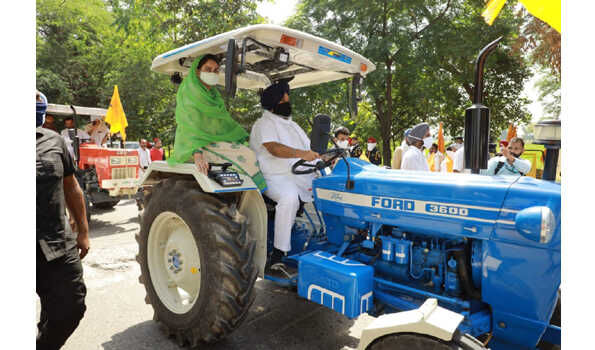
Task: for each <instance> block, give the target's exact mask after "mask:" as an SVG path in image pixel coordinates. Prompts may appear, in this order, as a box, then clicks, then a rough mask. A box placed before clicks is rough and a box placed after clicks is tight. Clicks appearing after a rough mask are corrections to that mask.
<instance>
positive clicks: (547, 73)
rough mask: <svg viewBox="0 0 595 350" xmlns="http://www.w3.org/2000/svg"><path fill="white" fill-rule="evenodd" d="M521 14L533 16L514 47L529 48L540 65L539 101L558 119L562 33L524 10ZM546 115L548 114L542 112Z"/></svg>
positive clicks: (529, 58)
mask: <svg viewBox="0 0 595 350" xmlns="http://www.w3.org/2000/svg"><path fill="white" fill-rule="evenodd" d="M519 16H526V17H527V18H529V20H528V22H527V24H526V25H525V26H524V28H523V30H522V31H521V33H520V35H519V37H518V39H517V40H516V42H515V43H514V45H513V49H514V50H516V51H518V52H529V54H528V61H529V63H530V64H532V65H535V66H537V67H538V70H539V71H540V73H541V75H542V78H541V79H540V80H539V81H538V82H537V84H536V87H537V88H538V89H539V91H540V93H539V97H538V101H540V102H541V104H542V105H543V107H544V112H545V114H546V116H547V117H549V118H554V119H558V118H559V117H560V112H561V104H562V101H561V78H562V69H561V68H562V66H561V59H562V36H561V35H560V33H558V32H557V31H556V30H555V29H553V28H552V27H550V26H549V25H548V24H547V23H545V22H543V21H541V20H540V19H538V18H536V17H533V16H531V15H530V14H528V13H527V11H526V10H524V9H523V10H521V11H520V12H519ZM540 117H544V116H540Z"/></svg>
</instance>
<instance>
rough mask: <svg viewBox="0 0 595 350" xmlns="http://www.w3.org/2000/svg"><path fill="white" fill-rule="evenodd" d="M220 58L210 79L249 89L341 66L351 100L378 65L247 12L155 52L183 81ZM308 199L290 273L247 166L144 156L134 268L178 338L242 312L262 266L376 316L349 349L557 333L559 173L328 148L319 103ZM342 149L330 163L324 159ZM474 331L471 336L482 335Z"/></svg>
mask: <svg viewBox="0 0 595 350" xmlns="http://www.w3.org/2000/svg"><path fill="white" fill-rule="evenodd" d="M496 43H497V41H496V42H494V43H492V44H490V45H488V46H487V47H486V48H485V49H484V50H483V51H482V52H481V53H480V55H479V57H478V62H477V70H478V73H477V76H476V82H475V85H476V90H477V94H476V100H475V102H476V103H475V104H474V105H473V106H472V107H470V108H469V109H468V110H467V114H466V116H465V125H466V130H465V131H466V133H465V134H466V137H465V142H466V144H465V145H466V147H465V149H466V152H467V153H466V165H467V167H468V168H470V169H472V170H473V172H477V171H478V170H479V169H481V168H485V167H486V163H487V154H488V152H487V150H488V130H489V110H488V109H487V107H485V106H482V105H481V85H482V81H481V77H482V74H481V72H482V71H483V64H484V62H485V59H486V57H487V55H488V53H489V52H490V51H491V50H492V49H493V48H494V47H495V46H496ZM204 53H211V54H216V55H219V56H220V57H221V58H222V66H225V70H224V72H222V73H221V80H220V83H221V84H222V85H224V86H225V89H226V91H227V93H228V94H229V95H231V96H233V94H234V92H235V89H236V88H237V87H239V88H248V89H259V88H264V87H266V86H268V85H269V84H271V83H273V82H274V81H276V80H279V79H283V78H287V77H293V78H294V79H293V80H292V81H291V83H290V84H291V87H292V88H293V89H295V88H299V87H303V86H308V85H313V84H319V83H322V82H327V81H332V80H337V79H343V78H352V82H353V85H352V92H353V93H351V94H350V95H351V97H352V100H351V102H350V105H351V107H352V108H351V109H352V111H355V109H356V107H357V103H356V97H357V90H358V84H359V83H360V81H361V78H362V77H364V76H365V75H367V74H368V73H370V72H372V71H373V70H374V69H375V66H374V64H373V63H372V62H370V61H369V60H367V59H365V58H364V57H362V56H360V55H358V54H357V53H355V52H352V51H350V50H349V49H347V48H345V47H342V46H340V45H337V44H334V43H331V42H329V41H326V40H324V39H321V38H317V37H314V36H312V35H309V34H306V33H303V32H299V31H296V30H292V29H288V28H283V27H278V26H271V25H256V26H251V27H246V28H241V29H238V30H235V31H231V32H228V33H223V34H220V35H218V36H215V37H212V38H208V39H205V40H202V41H199V42H196V43H193V44H190V45H187V46H184V47H182V48H180V49H177V50H173V51H170V52H168V53H165V54H163V55H161V56H158V57H157V58H155V60H154V61H153V70H155V71H158V72H162V73H166V74H169V75H171V76H172V78H173V79H172V80H174V81H179V80H180V78H181V77H183V76H184V75H186V74H188V67H189V65H190V62H192V60H193V58H195V57H197V56H198V55H201V54H204ZM313 125H314V126H313V130H312V134H311V138H312V140H311V141H312V148H313V149H314V150H315V151H317V152H319V153H326V154H327V155H328V158H327V160H326V161H320V162H319V163H318V164H316V165H315V166H310V167H307V166H308V164H303V162H298V163H296V164H295V165H294V167H293V168H292V169H293V172H294V173H296V174H300V173H311V172H316V173H317V174H318V177H317V178H316V179H315V180H314V182H313V196H314V205H313V206H311V207H310V208H306V210H305V211H304V212H303V217H300V218H298V220H296V224H295V225H294V228H293V232H292V244H291V246H292V249H293V250H292V251H291V252H290V253H289V254H288V256H287V257H286V258H285V263H286V264H287V265H290V266H293V267H294V268H295V269H296V271H297V272H296V273H295V274H294V275H290V276H288V278H278V277H274V276H271V275H268V274H266V273H265V264H266V259H267V251H268V250H270V249H271V248H272V237H273V236H274V232H272V230H273V226H274V225H271V222H272V217H273V216H274V206H270V205H269V206H267V204H266V202H265V200H264V199H263V195H261V193H260V192H259V191H258V190H257V188H256V186H255V185H254V183H253V182H252V181H251V179H250V178H249V177H246V176H244V175H242V174H238V173H237V172H235V171H233V164H232V166H231V168H229V169H227V170H222V172H224V173H225V174H226V176H229V177H232V178H235V179H238V178H239V179H240V180H241V181H235V183H236V184H235V185H231V186H230V185H229V183H226V182H222V181H220V180H219V179H218V178H212V177H210V176H207V175H203V174H202V173H199V172H198V171H197V169H196V167H195V166H194V164H191V163H188V164H182V165H178V166H174V167H171V166H168V165H167V163H165V162H153V163H152V164H151V166H150V168H149V169H148V171H147V172H146V174H145V176H144V177H143V179H142V182H143V184H144V185H145V186H149V191H148V194H147V195H146V196H145V209H144V212H143V214H142V221H141V230H140V234H139V236H138V242H139V255H138V261H139V263H140V265H141V272H142V274H141V282H142V283H143V284H144V286H145V288H146V291H147V299H146V300H147V302H148V303H150V304H151V305H152V306H153V308H154V310H155V319H156V320H157V321H158V322H160V323H161V324H162V326H163V327H162V328H163V329H165V330H166V331H167V332H168V333H169V334H170V335H173V336H175V337H176V338H177V340H178V341H179V342H180V343H181V344H190V345H191V346H197V345H199V344H200V343H201V342H213V341H217V340H219V339H221V338H223V337H225V336H226V335H227V334H229V333H230V332H231V331H233V330H234V329H236V328H237V327H239V326H240V324H241V322H242V320H243V319H244V318H245V316H246V314H247V311H248V309H249V308H250V305H251V304H252V302H253V301H254V297H255V295H254V293H255V291H254V283H255V281H256V279H257V277H258V276H260V277H261V278H265V279H269V280H273V281H275V282H276V283H279V284H281V285H285V286H295V287H297V293H298V294H299V295H300V296H301V297H303V298H305V299H307V300H310V301H312V302H315V303H319V304H322V305H324V306H326V307H328V308H331V309H332V310H335V311H336V312H338V313H341V314H343V315H345V316H347V317H349V318H356V317H358V316H359V315H361V314H363V313H368V314H370V315H373V316H375V317H377V318H376V319H375V320H374V321H373V322H372V323H371V324H370V325H369V326H368V327H367V328H366V329H364V330H363V332H362V336H361V339H360V345H359V347H360V349H369V350H378V349H485V348H486V347H489V348H491V349H495V350H507V349H511V350H512V349H536V348H540V349H550V348H553V347H556V346H558V345H559V344H560V332H561V330H560V323H559V317H560V316H559V312H560V308H559V301H560V294H559V288H560V240H561V231H560V212H561V208H560V185H559V184H556V183H554V182H550V181H543V180H536V179H534V178H529V177H514V176H481V175H477V174H437V173H422V172H409V171H402V170H391V169H383V168H380V167H377V166H375V165H372V164H370V163H367V162H364V161H362V160H359V159H355V158H347V157H346V154H344V152H343V151H342V150H340V149H339V150H337V149H331V150H328V151H327V150H326V147H327V144H328V131H329V130H330V118H329V117H328V116H324V115H319V116H317V117H316V118H314V122H313ZM336 159H339V161H338V162H337V163H336V165H335V167H334V168H333V169H332V170H330V167H329V166H330V165H331V164H332V163H333V162H334V160H336ZM478 339H481V341H479V340H478Z"/></svg>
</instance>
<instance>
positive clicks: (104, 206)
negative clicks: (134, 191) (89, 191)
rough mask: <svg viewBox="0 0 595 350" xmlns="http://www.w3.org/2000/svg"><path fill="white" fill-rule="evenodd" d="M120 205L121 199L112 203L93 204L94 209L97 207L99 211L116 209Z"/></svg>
mask: <svg viewBox="0 0 595 350" xmlns="http://www.w3.org/2000/svg"><path fill="white" fill-rule="evenodd" d="M118 203H120V200H119V199H116V200H113V201H110V202H101V203H95V204H93V206H94V207H97V208H99V209H111V208H113V207H115V206H116V205H117V204H118Z"/></svg>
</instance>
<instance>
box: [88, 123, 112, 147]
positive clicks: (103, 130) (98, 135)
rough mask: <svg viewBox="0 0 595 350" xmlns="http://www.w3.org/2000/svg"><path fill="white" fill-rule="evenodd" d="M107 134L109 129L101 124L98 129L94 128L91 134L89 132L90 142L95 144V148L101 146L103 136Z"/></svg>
mask: <svg viewBox="0 0 595 350" xmlns="http://www.w3.org/2000/svg"><path fill="white" fill-rule="evenodd" d="M107 134H109V129H108V128H107V126H105V124H101V125H100V126H99V127H98V128H95V130H93V132H91V141H93V143H95V144H96V145H97V146H101V145H102V144H103V138H104V137H105V135H107Z"/></svg>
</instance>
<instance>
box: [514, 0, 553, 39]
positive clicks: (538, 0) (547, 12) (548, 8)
mask: <svg viewBox="0 0 595 350" xmlns="http://www.w3.org/2000/svg"><path fill="white" fill-rule="evenodd" d="M520 2H521V4H523V6H525V8H526V9H527V11H529V13H530V14H532V15H533V16H535V17H537V18H539V19H540V20H542V21H544V22H545V23H547V24H549V25H550V26H552V28H554V29H555V30H557V31H558V33H562V1H561V0H520Z"/></svg>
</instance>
